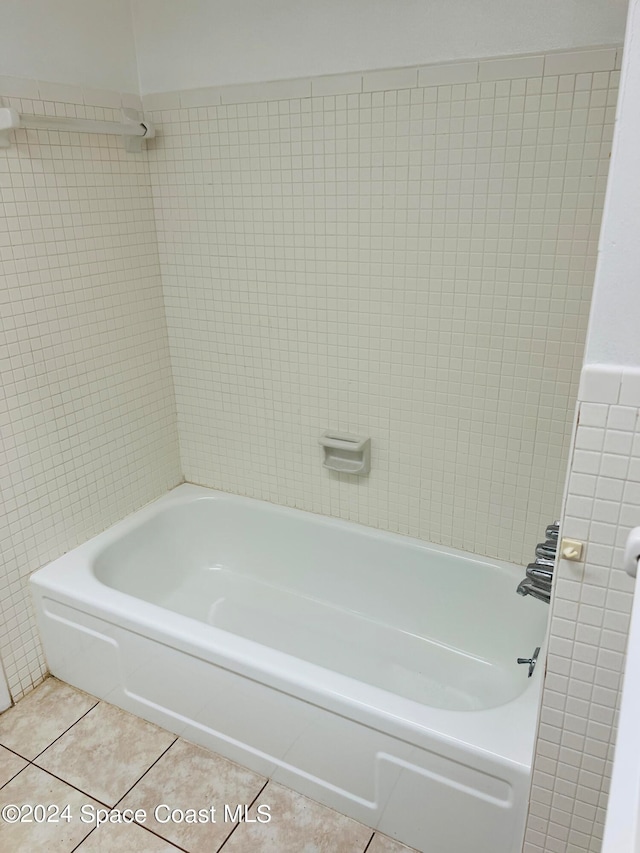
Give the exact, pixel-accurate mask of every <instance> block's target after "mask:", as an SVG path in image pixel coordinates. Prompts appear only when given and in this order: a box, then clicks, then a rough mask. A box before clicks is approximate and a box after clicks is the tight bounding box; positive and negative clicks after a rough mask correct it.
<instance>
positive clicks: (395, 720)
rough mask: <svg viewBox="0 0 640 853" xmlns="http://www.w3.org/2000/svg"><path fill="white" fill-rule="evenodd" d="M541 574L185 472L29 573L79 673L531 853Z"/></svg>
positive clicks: (121, 701)
mask: <svg viewBox="0 0 640 853" xmlns="http://www.w3.org/2000/svg"><path fill="white" fill-rule="evenodd" d="M521 577H522V569H521V568H519V567H517V566H512V565H509V564H506V563H501V562H497V561H495V560H487V559H484V558H479V557H474V556H472V555H470V554H465V553H462V552H457V551H454V550H452V549H447V548H442V547H439V546H434V545H429V544H427V543H425V542H422V541H420V540H416V539H410V538H408V537H404V536H397V535H393V534H390V533H384V532H381V531H376V530H372V529H370V528H366V527H361V526H358V525H354V524H350V523H347V522H342V521H337V520H335V519H330V518H326V517H323V516H318V515H313V514H310V513H303V512H299V511H298V510H293V509H287V508H284V507H278V506H274V505H272V504H268V503H264V502H261V501H256V500H251V499H249V498H242V497H238V496H234V495H228V494H223V493H220V492H215V491H213V490H210V489H205V488H202V487H198V486H193V485H189V484H184V485H182V486H179V487H177V488H176V489H174V490H173V491H171V492H170V493H168V494H166V495H164V496H163V497H161V498H159V499H158V500H157V501H154V502H153V503H152V504H149V505H148V506H146V507H144V508H143V509H141V510H139V511H138V512H136V513H134V514H132V515H131V516H129V517H127V518H125V519H123V520H122V521H120V522H118V523H117V524H115V525H114V526H113V527H111V528H110V529H109V530H106V531H104V532H103V533H100V534H98V535H97V536H95V537H94V538H93V539H91V540H89V541H88V542H86V543H84V544H83V545H80V546H79V547H78V548H75V549H74V550H73V551H71V552H69V553H68V554H65V555H63V556H62V557H60V558H59V559H57V560H55V561H54V562H53V563H51V564H49V565H48V566H46V567H44V568H43V569H40V570H39V571H37V572H35V573H34V574H33V575H32V577H31V589H32V592H33V597H34V604H35V609H36V616H37V619H38V626H39V630H40V634H41V638H42V642H43V647H44V650H45V655H46V658H47V662H48V665H49V669H50V671H51V672H52V673H53V674H54V675H56V676H57V677H58V678H60V679H61V680H63V681H66V682H68V683H69V684H73V685H74V686H76V687H79V688H80V689H82V690H85V691H87V692H88V693H91V694H93V695H94V696H97V697H99V698H101V699H105V700H106V701H108V702H111V703H112V704H115V705H117V706H119V707H120V708H123V709H124V710H126V711H130V712H132V713H135V714H137V715H138V716H141V717H143V718H144V719H147V720H149V721H150V722H154V723H158V724H159V725H162V726H164V727H165V728H167V729H169V730H170V731H173V732H175V734H177V735H180V736H181V737H184V738H186V739H187V740H190V741H192V742H194V743H197V744H200V745H201V746H204V747H206V748H207V749H210V750H213V751H214V752H217V753H219V754H221V755H223V756H225V757H227V758H229V759H231V760H232V761H236V762H238V763H239V764H242V765H244V766H246V767H249V768H251V769H252V770H253V771H254V772H257V773H261V774H263V775H264V776H267V777H269V778H271V779H273V780H274V781H276V782H280V783H282V784H284V785H288V786H289V787H291V788H293V789H294V790H296V791H298V792H299V793H301V794H304V795H306V796H309V797H311V798H313V799H316V800H318V801H319V802H321V803H323V804H324V805H327V806H329V807H330V808H333V809H336V810H337V811H339V812H342V813H343V814H345V815H348V816H349V817H352V818H353V819H354V820H359V821H361V822H363V823H365V824H367V825H368V826H370V827H371V828H372V829H378V830H379V831H380V832H383V833H386V834H387V835H391V836H393V837H394V838H397V839H398V840H399V841H401V842H402V843H404V844H407V845H409V846H410V847H414V848H416V849H417V850H421V851H427V850H428V851H429V853H461V851H467V850H475V849H478V842H479V840H481V844H482V849H486V850H491V851H492V853H519V851H520V850H521V847H522V839H523V835H524V825H525V819H526V813H527V798H528V792H529V787H530V781H531V761H532V754H533V744H534V737H535V726H536V719H537V713H538V707H539V702H540V693H541V688H542V676H543V672H544V668H543V666H541V664H540V663H539V664H538V666H537V667H536V670H535V672H534V674H533V677H532V678H528V677H527V667H524V666H519V665H518V664H517V663H516V658H517V657H530V655H531V653H532V652H533V650H534V648H535V647H536V646H542V647H543V652H542V655H541V660H542V659H543V656H544V637H545V629H546V621H547V615H548V608H547V607H546V606H545V605H544V604H543V603H541V602H539V601H534V600H533V599H532V598H530V597H527V598H522V597H521V596H518V595H517V594H516V586H517V584H518V582H519V580H520V579H521ZM460 815H464V817H465V819H464V820H460V819H459V818H460Z"/></svg>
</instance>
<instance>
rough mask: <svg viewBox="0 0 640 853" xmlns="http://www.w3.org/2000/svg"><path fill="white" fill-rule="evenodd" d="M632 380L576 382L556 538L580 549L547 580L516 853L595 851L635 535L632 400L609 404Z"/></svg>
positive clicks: (638, 514) (639, 437)
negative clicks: (534, 734)
mask: <svg viewBox="0 0 640 853" xmlns="http://www.w3.org/2000/svg"><path fill="white" fill-rule="evenodd" d="M616 374H617V376H616ZM632 375H633V378H635V379H637V377H638V375H640V374H639V372H638V371H631V370H628V369H627V370H626V371H624V372H623V371H622V370H621V369H618V370H616V369H615V368H612V367H607V368H606V369H605V368H600V367H596V366H590V367H589V368H587V369H586V370H585V371H583V378H582V383H581V395H582V396H583V397H585V398H586V401H584V402H580V403H579V424H578V428H577V431H576V438H575V447H574V449H573V453H572V459H571V463H570V464H571V472H570V477H569V483H568V489H567V498H566V509H565V515H564V518H563V522H562V533H563V535H565V536H569V537H572V538H576V539H579V540H582V541H584V542H586V543H587V548H586V555H585V560H584V562H582V563H574V562H568V561H566V560H560V561H559V564H558V566H557V568H556V581H555V594H554V601H553V603H552V619H551V629H550V645H549V657H548V661H547V678H546V681H545V688H544V694H543V702H542V713H541V718H540V726H539V732H538V741H537V748H536V758H535V765H534V774H533V787H532V792H531V806H530V814H529V820H528V825H527V832H526V838H525V846H524V851H525V853H542V851H544V853H586V851H590V853H598V851H599V850H600V847H601V842H602V834H603V829H604V817H605V809H606V803H607V795H608V791H609V782H610V780H611V763H612V760H613V747H614V741H615V732H616V716H617V709H618V705H619V698H620V696H619V694H620V687H621V682H622V672H623V665H624V653H625V647H626V640H627V633H628V628H629V616H630V613H631V604H632V599H633V589H634V582H633V581H632V580H631V578H629V577H628V575H627V574H626V573H625V572H624V571H623V570H622V562H621V560H622V553H623V549H624V543H625V541H626V538H627V535H628V533H629V531H630V530H631V528H632V527H635V526H637V525H640V426H639V421H638V416H639V414H640V408H639V407H640V393H637V394H636V396H635V398H633V399H630V400H629V404H622V403H621V401H620V396H618V397H617V398H616V399H611V396H610V394H611V388H612V386H616V385H617V388H618V389H620V388H621V386H622V382H623V377H624V376H626V377H631V376H632ZM594 376H595V377H596V379H597V380H598V381H593V379H594ZM603 377H604V380H603ZM603 396H605V397H606V398H607V401H606V402H601V400H602V397H603Z"/></svg>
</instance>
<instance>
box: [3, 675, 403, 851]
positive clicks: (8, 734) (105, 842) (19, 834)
mask: <svg viewBox="0 0 640 853" xmlns="http://www.w3.org/2000/svg"><path fill="white" fill-rule="evenodd" d="M0 744H2V745H1V746H0V788H1V791H0V809H4V810H3V812H2V817H0V850H2V851H11V853H34V851H38V850H42V851H47V853H71V851H74V850H78V851H79V853H114V851H117V853H127V851H131V853H170V851H176V850H183V851H187V853H205V851H206V853H216V851H218V850H222V851H223V853H364V851H366V853H410V851H409V848H408V847H404V846H402V845H401V844H398V843H397V842H396V841H393V840H392V839H390V838H387V837H386V836H383V835H380V834H378V833H373V832H372V831H371V830H370V829H369V828H368V827H366V826H363V825H362V824H360V823H357V822H356V821H354V820H351V819H350V818H348V817H345V816H344V815H341V814H338V813H337V812H334V811H332V810H331V809H327V808H325V807H324V806H321V805H319V804H318V803H315V802H313V801H312V800H308V799H306V797H301V796H300V795H299V794H296V793H294V792H293V791H290V790H289V789H288V788H284V787H282V785H278V784H276V783H275V782H270V781H269V780H267V779H265V778H264V777H262V776H259V775H258V774H257V773H253V772H252V771H250V770H247V769H245V768H244V767H240V766H238V765H237V764H232V763H231V762H230V761H227V760H226V759H224V758H221V757H220V756H218V755H215V754H213V753H211V752H207V751H206V750H204V749H201V748H200V747H197V746H194V745H193V744H190V743H187V742H186V741H184V740H182V739H181V738H177V737H175V735H173V734H170V733H169V732H167V731H165V730H164V729H160V728H158V727H157V726H154V725H151V723H147V722H145V721H144V720H140V719H138V718H137V717H133V716H131V714H126V713H125V712H124V711H121V710H119V709H118V708H114V707H113V706H112V705H107V704H106V703H105V702H99V701H98V700H97V699H95V698H94V697H92V696H88V695H87V694H86V693H81V692H80V691H79V690H75V689H73V688H72V687H69V686H67V685H66V684H63V683H62V682H60V681H57V680H56V679H54V678H49V679H48V680H47V681H45V682H44V683H43V684H42V685H41V686H40V687H39V688H38V689H37V690H35V691H34V692H33V693H31V694H30V695H29V696H27V697H26V698H25V699H23V700H22V701H21V702H19V703H18V705H16V707H14V708H11V709H9V710H8V711H6V712H5V713H4V714H3V715H2V716H0ZM25 804H28V805H30V806H33V807H34V809H33V812H30V811H29V809H28V808H22V809H21V817H22V818H23V820H20V821H19V822H14V823H12V822H11V820H12V819H13V818H14V816H15V815H14V813H15V811H16V810H15V809H12V808H11V807H12V806H18V807H23V806H24V805H25ZM36 804H40V805H41V806H44V807H46V809H47V810H46V811H42V809H36V808H35V806H36ZM212 804H213V805H215V806H216V812H215V813H214V815H213V817H214V818H215V821H212V820H211V811H210V807H211V805H212ZM224 804H227V805H229V806H230V807H231V812H230V813H227V815H226V820H225V814H224V813H223V805H224ZM245 804H246V806H247V807H248V811H247V817H248V820H246V821H245V820H241V821H238V820H237V814H234V813H235V809H236V806H237V805H241V806H243V807H244V805H245ZM7 806H9V809H8V811H7V810H6V807H7ZM65 806H68V809H66V810H65ZM158 806H162V808H160V810H159V812H158V813H157V814H156V815H155V816H154V812H155V810H156V807H158ZM261 806H262V809H261V808H260V807H261ZM265 806H268V807H269V809H270V812H269V813H270V815H271V820H270V821H269V822H261V821H260V817H264V816H265V815H266V814H267V810H266V809H265V808H264V807H265ZM99 809H102V810H103V812H102V813H100V812H98V810H99ZM169 809H179V810H181V812H182V813H183V814H184V819H183V820H182V821H179V820H177V818H179V817H180V812H176V813H175V815H174V817H175V818H176V819H175V820H174V819H171V818H170V816H169ZM188 809H196V810H198V809H202V810H203V814H202V815H195V814H193V815H192V814H191V813H190V812H187V810H188ZM109 810H113V811H111V819H110V820H108V821H106V822H104V823H101V824H100V825H99V826H97V825H96V816H97V815H99V814H102V815H105V816H106V814H107V813H109ZM125 810H130V811H128V812H125ZM136 810H138V814H137V818H138V822H137V823H112V822H111V820H113V819H114V818H118V817H121V818H124V817H129V816H130V815H131V814H132V812H134V811H136ZM188 817H195V818H197V820H198V822H189V820H188ZM29 818H30V820H28V819H29ZM156 818H157V819H156ZM252 820H253V822H252Z"/></svg>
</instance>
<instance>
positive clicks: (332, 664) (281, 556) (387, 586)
mask: <svg viewBox="0 0 640 853" xmlns="http://www.w3.org/2000/svg"><path fill="white" fill-rule="evenodd" d="M92 570H93V572H94V575H95V577H96V578H97V579H98V580H99V581H100V582H101V583H103V584H105V585H106V586H108V587H111V588H112V589H115V590H118V591H120V592H122V593H126V594H128V595H130V596H133V597H135V598H138V599H142V600H144V601H147V602H149V603H152V604H155V605H158V606H160V607H162V608H165V609H167V610H170V611H173V612H176V613H180V614H182V615H184V616H187V617H190V618H192V619H196V620H199V621H200V622H203V623H206V624H209V625H211V626H213V627H215V628H218V629H221V630H223V631H227V632H230V633H232V634H235V635H238V636H241V637H244V638H246V639H248V640H254V641H257V642H259V643H261V644H263V645H266V646H268V647H270V648H273V649H277V650H278V651H281V652H284V653H286V654H289V655H292V656H295V657H297V658H301V659H302V660H305V661H309V662H310V663H313V664H317V665H319V666H322V667H325V668H327V669H330V670H332V671H334V672H340V673H342V674H344V675H347V676H350V677H352V678H356V679H358V680H360V681H364V682H365V683H367V684H371V685H373V686H376V687H380V688H382V689H384V690H388V691H390V692H392V693H394V694H396V695H399V696H403V697H406V698H408V699H412V700H414V701H416V702H420V703H422V704H425V705H430V706H432V707H438V708H446V709H451V710H480V709H483V708H491V707H495V706H497V705H502V704H504V703H506V702H509V701H510V700H512V699H514V698H515V697H516V696H518V695H519V694H520V693H521V692H522V691H523V690H524V689H525V687H526V686H527V678H526V672H525V668H524V667H522V666H518V664H517V663H516V658H517V657H519V656H520V657H523V656H524V657H529V656H530V654H531V653H532V652H533V650H534V648H535V647H536V646H537V645H540V643H541V640H542V637H543V635H544V629H545V621H546V609H545V608H543V607H542V606H541V605H540V603H539V602H533V601H532V600H529V599H524V598H522V597H520V596H516V594H515V584H517V580H518V573H521V570H518V569H515V568H514V567H512V566H509V565H506V564H502V563H498V562H495V561H488V560H479V559H477V558H474V557H471V556H465V555H463V554H461V553H455V552H453V551H449V550H447V549H444V548H436V547H434V546H430V545H427V544H423V543H420V542H418V541H416V540H411V539H407V538H405V537H391V539H390V538H389V535H388V534H380V533H377V532H376V531H373V530H370V529H367V528H362V527H358V526H354V525H343V524H341V523H340V522H335V521H331V520H328V519H323V518H322V517H320V516H312V515H309V514H306V513H297V514H296V513H294V514H292V513H291V511H289V510H286V509H283V508H279V507H276V506H271V505H268V504H267V505H265V504H262V505H258V506H257V507H253V506H246V505H245V506H243V507H242V510H241V511H238V506H237V502H236V501H235V500H234V499H233V498H232V497H223V498H217V497H202V498H200V499H198V500H196V501H193V502H192V503H190V504H181V505H177V506H170V507H167V508H166V509H164V510H162V511H161V512H159V513H158V514H156V515H154V516H153V517H151V518H148V519H146V520H144V521H142V522H141V523H140V524H139V525H137V526H136V527H134V528H133V529H131V530H129V531H128V532H127V533H125V534H124V535H123V536H122V537H121V538H119V539H118V540H117V541H115V542H112V543H110V544H108V545H106V546H105V547H104V548H102V549H100V550H98V552H97V553H96V554H95V556H94V558H93V560H92Z"/></svg>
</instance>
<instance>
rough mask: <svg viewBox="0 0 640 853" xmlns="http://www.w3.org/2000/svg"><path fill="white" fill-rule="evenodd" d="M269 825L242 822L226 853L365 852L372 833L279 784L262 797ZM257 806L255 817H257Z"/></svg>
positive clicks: (227, 844)
mask: <svg viewBox="0 0 640 853" xmlns="http://www.w3.org/2000/svg"><path fill="white" fill-rule="evenodd" d="M260 804H263V805H267V806H269V807H270V813H271V820H270V822H269V823H242V824H240V826H238V828H237V829H236V830H235V831H234V833H233V835H232V836H231V838H230V839H229V840H228V841H227V843H226V844H225V845H224V848H223V853H284V851H285V850H286V853H337V851H340V853H363V850H364V849H365V847H366V846H367V844H368V842H369V839H370V838H371V834H372V830H371V829H369V828H368V827H366V826H363V825H362V824H361V823H357V822H356V821H355V820H351V818H349V817H345V816H344V815H341V814H339V813H338V812H334V811H333V810H332V809H328V808H325V806H321V805H320V804H319V803H316V802H314V801H313V800H309V799H307V798H306V797H302V796H301V795H300V794H296V793H295V792H294V791H290V790H289V789H288V788H284V787H282V785H278V784H277V783H275V782H269V784H268V785H267V787H266V788H265V789H264V791H263V792H262V793H261V794H260V796H259V797H258V800H257V801H256V807H257V806H258V805H260ZM256 807H254V808H252V810H251V817H253V818H255V817H256Z"/></svg>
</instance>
